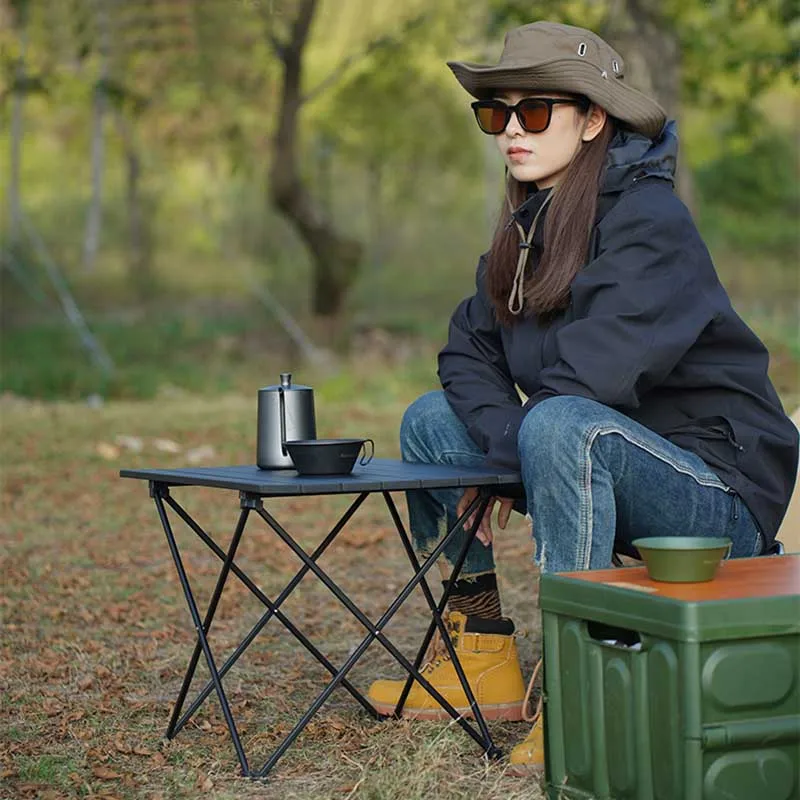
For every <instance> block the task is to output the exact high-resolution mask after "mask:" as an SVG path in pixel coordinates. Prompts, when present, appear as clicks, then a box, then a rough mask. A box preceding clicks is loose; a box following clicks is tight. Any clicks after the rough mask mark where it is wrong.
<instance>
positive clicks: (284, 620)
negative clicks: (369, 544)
mask: <svg viewBox="0 0 800 800" xmlns="http://www.w3.org/2000/svg"><path fill="white" fill-rule="evenodd" d="M367 496H368V493H366V492H364V493H362V494H360V495H359V496H358V498H357V499H356V500H355V501H354V502H353V503H352V505H351V506H350V507H349V508H348V509H347V511H346V512H345V513H344V514H343V515H342V517H341V519H340V520H339V522H338V523H337V524H336V525H335V526H334V527H333V528H332V529H331V531H330V533H329V534H328V535H327V536H326V537H325V539H324V540H323V541H322V542H321V543H320V544H319V545H318V546H317V548H316V549H315V550H314V552H313V553H312V554H311V555H310V556H309V558H310V559H311V560H313V561H317V559H318V558H319V557H320V556H321V555H322V554H323V553H324V552H325V550H327V548H328V546H329V545H330V544H331V543H332V542H333V540H334V539H335V538H336V536H337V535H338V534H339V532H340V531H341V530H342V528H343V527H344V526H345V525H346V524H347V522H348V521H349V520H350V518H351V517H352V516H353V514H355V512H356V511H357V510H358V508H359V507H360V506H361V504H362V503H363V502H364V500H365V499H366V498H367ZM166 501H167V503H168V504H169V506H170V507H171V508H172V509H173V510H174V511H175V513H176V514H178V516H179V517H180V518H181V519H182V520H183V521H184V522H185V523H186V524H187V525H188V526H189V528H191V530H192V531H194V533H195V534H196V535H197V536H198V537H199V538H200V539H201V540H202V541H203V542H204V543H205V545H206V546H207V547H208V548H209V549H210V550H211V551H212V552H213V553H214V554H215V555H216V556H217V557H218V558H220V559H223V560H224V558H225V552H224V551H223V550H222V548H221V547H219V545H218V544H217V543H216V542H215V541H214V540H213V539H212V538H211V537H210V536H209V535H208V534H207V533H206V532H205V531H204V530H203V529H202V528H201V527H200V526H199V525H198V524H197V523H196V522H195V520H193V519H192V517H191V516H190V515H189V514H188V513H187V512H186V510H185V509H184V508H182V507H181V506H180V504H179V503H177V502H176V501H175V499H174V498H172V497H167V498H166ZM231 571H232V572H233V573H234V575H236V577H237V578H239V580H240V581H241V582H242V583H243V584H244V585H245V586H246V587H247V588H248V589H249V590H250V591H251V592H252V594H253V595H255V597H257V598H258V599H259V600H260V601H261V603H262V604H263V605H265V606H266V607H267V611H266V612H265V613H264V614H263V616H262V617H261V618H260V619H259V620H258V622H257V623H256V624H255V625H254V626H253V628H252V629H251V630H250V632H249V633H248V634H247V636H245V638H244V639H243V640H242V642H241V643H240V645H239V646H238V647H237V648H236V650H235V651H234V652H233V653H232V654H231V655H230V656H229V657H228V659H227V660H226V661H225V663H224V664H223V665H222V667H220V669H219V676H220V678H223V677H224V676H225V674H226V673H227V672H228V670H230V668H231V667H232V666H233V665H234V664H235V663H236V661H237V660H238V659H239V656H241V655H242V653H244V651H245V650H246V649H247V648H248V647H249V646H250V644H251V643H252V642H253V640H254V639H255V638H256V636H257V635H258V634H259V633H260V632H261V630H262V629H263V628H264V627H265V626H266V624H267V623H268V622H269V620H270V619H271V618H272V616H273V615H274V616H276V617H277V618H278V621H279V622H281V624H283V625H284V627H286V629H287V630H288V631H289V632H290V633H291V634H292V635H293V636H294V637H295V638H296V639H297V640H298V641H299V642H300V643H301V644H302V645H303V646H304V647H305V648H306V649H307V650H308V651H309V652H310V653H311V655H312V656H314V658H316V659H317V661H319V662H320V664H322V666H323V667H325V669H326V670H327V671H328V672H329V673H330V674H331V675H336V673H337V672H338V670H337V668H336V667H335V666H334V665H333V664H332V663H331V662H330V661H329V660H328V659H327V658H326V656H325V655H324V654H323V653H322V652H320V651H319V650H318V649H317V648H316V647H315V646H314V644H313V643H312V642H311V641H310V640H309V639H307V638H306V636H305V635H304V634H303V633H302V631H300V630H299V629H298V628H297V627H296V626H295V625H294V623H292V621H291V620H290V619H289V618H288V617H286V616H285V615H284V614H283V613H282V612H281V611H280V610H279V609H280V606H281V605H282V604H283V602H284V600H285V599H286V598H287V597H288V596H289V594H290V593H291V592H292V591H293V590H294V588H295V587H296V586H297V584H298V583H299V582H300V581H301V580H302V579H303V577H304V576H305V575H306V574H307V573H308V571H309V570H308V567H307V566H305V565H303V567H302V568H301V569H300V570H299V572H297V574H296V575H295V576H294V577H293V578H292V580H291V581H290V582H289V583H288V584H287V586H286V587H285V588H284V590H283V591H282V592H281V593H280V594H279V595H278V597H277V598H276V599H275V601H274V602H273V601H270V599H269V598H268V597H267V596H266V595H265V594H264V593H263V592H262V591H261V589H259V588H258V586H256V584H255V583H253V581H252V580H251V579H250V578H249V577H248V576H247V574H246V573H245V572H244V571H243V570H242V569H241V568H240V567H239V566H237V564H236V563H233V564H232V565H231ZM342 687H343V688H345V689H346V690H347V691H348V692H349V693H350V694H351V695H352V696H353V698H354V699H355V700H357V701H358V702H359V703H360V705H361V706H362V707H363V708H364V710H365V711H367V713H368V714H370V715H371V716H373V717H375V718H376V719H377V718H379V717H380V715H379V714H378V713H377V712H376V711H375V709H374V708H373V706H372V704H371V703H370V702H369V701H368V700H366V699H365V698H364V695H363V694H362V693H361V692H359V691H358V689H356V688H355V687H354V686H353V685H352V684H351V683H350V682H349V681H347V680H345V681H342ZM212 691H214V682H213V681H208V683H206V685H205V686H204V687H203V689H202V690H201V691H200V693H199V694H198V695H197V697H196V698H195V700H194V702H193V703H192V704H191V705H190V706H189V708H188V709H187V710H186V712H185V713H184V715H183V716H182V717H181V718H180V719H179V720H178V721H177V723H176V724H175V726H174V729H173V732H172V736H171V737H170V738H174V737H175V736H177V734H178V733H179V731H180V730H181V728H183V726H184V725H185V724H186V723H187V722H188V721H189V719H191V717H192V715H193V714H194V713H195V712H196V711H197V709H198V708H200V706H201V705H202V704H203V702H204V701H205V699H206V698H207V697H208V695H209V694H211V692H212Z"/></svg>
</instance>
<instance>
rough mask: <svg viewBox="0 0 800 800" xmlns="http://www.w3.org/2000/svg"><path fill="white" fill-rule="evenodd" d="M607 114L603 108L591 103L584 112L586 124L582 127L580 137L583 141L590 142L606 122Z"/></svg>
mask: <svg viewBox="0 0 800 800" xmlns="http://www.w3.org/2000/svg"><path fill="white" fill-rule="evenodd" d="M607 119H608V114H607V113H606V110H605V109H604V108H600V106H598V105H596V104H595V103H592V105H591V106H590V107H589V110H588V111H587V112H586V124H585V126H584V128H583V135H582V136H581V138H582V139H583V141H584V142H591V141H592V139H594V138H595V137H596V136H597V135H598V134H599V133H600V131H602V130H603V126H604V125H605V124H606V120H607Z"/></svg>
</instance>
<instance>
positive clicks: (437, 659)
mask: <svg viewBox="0 0 800 800" xmlns="http://www.w3.org/2000/svg"><path fill="white" fill-rule="evenodd" d="M442 622H444V624H445V627H446V628H447V631H448V634H449V635H450V636H451V637H452V634H453V631H454V630H455V627H454V625H453V624H452V623H451V622H450V617H449V615H448V614H447V612H446V611H445V613H444V614H443V615H442ZM444 661H450V653H448V652H447V647H445V644H444V639H442V634H441V632H440V631H439V629H438V628H437V629H436V632H435V633H434V634H433V639H431V643H430V644H429V645H428V649H427V651H426V652H425V658H424V659H423V662H422V667H420V670H419V671H420V672H431V671H432V670H434V669H436V667H438V666H439V665H440V664H442V663H443V662H444Z"/></svg>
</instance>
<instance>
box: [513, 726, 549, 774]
mask: <svg viewBox="0 0 800 800" xmlns="http://www.w3.org/2000/svg"><path fill="white" fill-rule="evenodd" d="M508 760H509V761H510V762H511V767H510V768H509V770H508V771H509V772H510V773H512V774H514V775H530V774H536V773H538V772H541V771H542V770H543V769H544V725H542V718H541V717H539V719H537V720H536V722H534V723H533V727H532V728H531V732H530V733H529V734H528V736H527V737H526V738H525V739H524V740H523V741H522V742H520V743H519V744H518V745H516V746H515V747H514V749H513V750H512V751H511V754H510V755H509V757H508Z"/></svg>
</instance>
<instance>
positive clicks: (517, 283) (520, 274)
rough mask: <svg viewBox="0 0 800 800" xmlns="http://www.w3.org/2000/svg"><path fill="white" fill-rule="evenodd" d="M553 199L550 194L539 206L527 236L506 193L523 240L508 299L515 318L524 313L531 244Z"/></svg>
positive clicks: (509, 208) (551, 193)
mask: <svg viewBox="0 0 800 800" xmlns="http://www.w3.org/2000/svg"><path fill="white" fill-rule="evenodd" d="M552 198H553V192H550V194H548V195H547V197H545V199H544V202H543V203H542V204H541V205H540V206H539V210H538V211H537V212H536V216H534V218H533V222H532V223H531V227H530V228H529V229H528V233H527V235H526V234H525V229H524V228H523V227H522V225H520V224H519V222H517V220H516V219H514V207H513V206H512V205H511V199H510V198H509V196H508V193H507V192H506V202H507V203H508V210H509V211H510V212H511V220H512V221H513V223H514V225H516V228H517V232H518V233H519V238H520V239H521V240H522V241H521V242H520V243H519V258H518V259H517V271H516V272H515V273H514V283H513V284H512V286H511V294H510V295H509V298H508V310H509V311H510V312H511V313H512V314H514V316H516V315H518V314H520V313H521V312H522V308H523V306H524V304H525V296H524V283H525V266H526V265H527V263H528V253H530V250H531V242H532V241H533V235H534V233H535V232H536V224H537V223H538V222H539V217H540V216H541V215H542V212H543V211H544V210H545V208H547V204H548V203H549V202H550V200H552Z"/></svg>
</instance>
